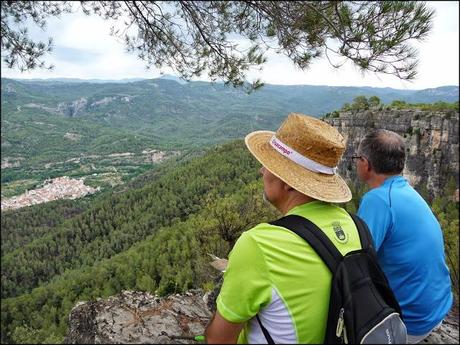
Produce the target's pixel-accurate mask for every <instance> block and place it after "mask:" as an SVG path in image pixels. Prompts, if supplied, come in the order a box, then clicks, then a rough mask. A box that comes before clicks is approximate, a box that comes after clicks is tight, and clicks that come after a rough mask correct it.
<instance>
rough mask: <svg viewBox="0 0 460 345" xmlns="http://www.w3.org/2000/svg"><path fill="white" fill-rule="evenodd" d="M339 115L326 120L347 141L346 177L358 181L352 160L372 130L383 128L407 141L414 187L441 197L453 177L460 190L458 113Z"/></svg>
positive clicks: (343, 172) (408, 168) (343, 166)
mask: <svg viewBox="0 0 460 345" xmlns="http://www.w3.org/2000/svg"><path fill="white" fill-rule="evenodd" d="M337 115H338V117H327V118H326V119H325V121H327V122H328V123H330V124H331V125H333V126H334V127H336V128H337V129H338V130H339V132H341V134H342V135H343V136H344V138H345V139H347V148H346V150H345V153H344V159H342V161H341V163H340V165H339V171H340V173H341V175H342V176H344V177H345V178H347V179H349V180H350V181H356V169H355V167H354V166H353V163H352V161H351V159H350V157H351V156H352V155H353V154H354V153H355V152H356V151H357V149H358V145H359V141H360V140H361V139H362V138H363V137H364V135H365V134H366V133H368V132H369V131H370V130H372V129H378V128H383V129H388V130H391V131H394V132H396V133H398V134H400V135H401V136H402V137H404V138H405V140H406V150H407V152H406V164H405V169H404V171H403V175H404V176H405V177H406V178H407V179H408V180H409V182H410V183H411V184H412V185H413V186H415V187H426V189H427V190H428V192H429V193H430V194H431V196H437V195H440V194H441V193H442V191H443V187H444V186H445V184H446V182H447V181H448V180H449V178H450V177H451V176H452V177H453V178H454V179H455V181H457V188H458V178H459V128H458V125H459V123H458V122H459V113H458V111H442V112H441V111H440V112H433V111H422V110H413V109H401V110H396V109H383V110H377V109H375V110H366V111H360V112H341V113H338V114H337V113H336V116H337ZM452 197H453V196H452Z"/></svg>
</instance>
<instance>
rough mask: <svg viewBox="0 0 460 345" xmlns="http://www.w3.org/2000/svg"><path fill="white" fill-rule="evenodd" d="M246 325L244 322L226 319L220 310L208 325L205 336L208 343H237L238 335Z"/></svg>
mask: <svg viewBox="0 0 460 345" xmlns="http://www.w3.org/2000/svg"><path fill="white" fill-rule="evenodd" d="M243 327H244V322H243V323H234V322H229V321H227V320H225V319H224V318H223V317H222V316H221V315H220V314H219V312H218V311H216V313H215V314H214V316H213V318H212V319H211V322H210V323H209V324H208V327H206V331H205V336H206V343H208V344H236V342H237V340H238V335H239V334H240V332H241V330H242V329H243Z"/></svg>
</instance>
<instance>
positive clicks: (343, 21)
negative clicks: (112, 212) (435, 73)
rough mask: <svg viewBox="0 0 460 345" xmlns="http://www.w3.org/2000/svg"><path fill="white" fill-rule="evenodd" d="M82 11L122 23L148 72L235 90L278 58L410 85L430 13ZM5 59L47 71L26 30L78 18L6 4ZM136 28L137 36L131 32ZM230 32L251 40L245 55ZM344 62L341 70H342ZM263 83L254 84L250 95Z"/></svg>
mask: <svg viewBox="0 0 460 345" xmlns="http://www.w3.org/2000/svg"><path fill="white" fill-rule="evenodd" d="M80 4H81V9H82V10H83V11H84V13H86V14H88V15H90V14H93V15H98V16H100V17H102V18H104V19H109V20H115V21H119V22H121V21H123V22H124V24H125V26H124V27H119V25H118V26H117V25H114V27H113V29H112V32H113V34H114V35H116V36H119V37H121V38H123V40H124V41H125V43H126V47H127V49H128V51H131V52H134V53H136V54H137V55H138V57H139V58H140V59H142V60H144V61H145V62H146V64H147V66H155V67H157V68H161V67H164V66H169V67H172V68H173V69H174V70H175V71H176V72H177V73H178V74H179V75H180V76H182V77H183V78H185V79H190V78H191V77H193V76H200V75H201V74H203V73H206V74H207V75H208V76H209V77H210V78H211V80H218V79H221V80H224V81H225V82H226V83H231V84H232V85H234V86H241V85H243V84H244V83H245V81H246V73H247V72H248V70H249V69H250V68H252V67H261V66H262V65H263V64H264V63H265V62H266V57H265V54H266V52H267V51H268V50H274V51H276V52H277V53H282V54H284V55H286V56H288V57H289V58H290V59H291V60H292V62H293V63H294V64H295V65H296V66H297V67H299V68H301V69H306V68H308V67H309V66H310V64H311V62H312V61H314V60H315V59H318V58H320V57H324V56H325V57H327V59H328V60H329V62H330V63H331V64H332V65H333V66H334V67H337V68H338V67H340V66H341V65H342V64H343V61H340V58H345V59H346V60H350V61H352V62H353V63H354V64H355V65H356V66H358V67H359V68H360V69H361V70H362V71H370V72H376V73H385V74H390V75H394V76H396V77H398V78H400V79H404V80H412V79H414V78H415V76H416V74H417V71H416V67H417V63H418V61H417V51H416V50H415V48H414V47H413V46H411V44H412V42H413V41H414V40H423V39H424V38H426V36H427V35H428V33H429V32H430V30H431V27H432V20H433V16H434V11H433V10H431V9H429V8H428V7H427V6H426V4H425V3H424V2H420V1H172V2H164V1H80ZM1 9H2V16H1V23H2V29H1V33H2V40H1V48H2V57H3V59H4V61H5V62H6V64H7V66H8V67H10V68H13V67H15V68H19V69H20V70H23V71H25V70H30V69H34V68H37V67H48V68H52V66H47V65H46V64H45V61H44V60H43V57H44V55H45V54H46V53H48V52H50V51H51V50H52V38H50V39H49V41H48V42H46V43H45V42H35V41H34V40H32V39H31V38H30V37H29V34H28V31H27V30H26V29H24V27H23V24H24V23H25V22H26V21H27V20H28V19H31V20H32V21H33V22H34V23H35V24H36V25H38V26H39V27H41V28H44V27H45V25H46V21H47V19H48V18H49V17H50V16H59V15H61V14H63V13H66V12H71V11H72V10H76V9H75V7H72V5H71V2H69V1H2V3H1ZM129 27H134V28H137V34H135V35H131V34H129V33H127V28H129ZM232 34H238V35H240V36H241V37H243V38H245V39H248V40H249V42H250V46H249V48H247V49H242V48H241V47H239V46H238V45H236V44H235V43H234V42H233V41H232V40H231V35H232ZM339 61H340V62H339ZM261 85H262V83H261V81H260V80H255V81H254V82H253V83H252V85H251V86H250V89H254V88H258V87H260V86H261Z"/></svg>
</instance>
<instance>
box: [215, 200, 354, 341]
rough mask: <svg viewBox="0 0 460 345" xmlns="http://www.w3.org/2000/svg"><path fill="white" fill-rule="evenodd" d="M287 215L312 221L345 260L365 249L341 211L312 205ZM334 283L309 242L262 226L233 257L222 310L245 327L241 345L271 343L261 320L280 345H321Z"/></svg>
mask: <svg viewBox="0 0 460 345" xmlns="http://www.w3.org/2000/svg"><path fill="white" fill-rule="evenodd" d="M288 214H296V215H299V216H302V217H305V218H308V219H309V220H310V221H312V222H313V223H314V224H316V225H317V226H318V227H319V228H320V229H322V230H323V231H324V233H325V234H326V235H327V236H328V237H329V238H330V239H331V240H332V242H333V243H334V244H335V245H336V246H337V249H338V250H339V251H340V252H341V253H342V254H343V255H345V254H346V253H348V252H349V251H352V250H357V249H360V248H361V244H360V241H359V235H358V232H357V230H356V227H355V225H354V223H353V220H352V219H351V217H350V216H349V215H348V213H347V212H346V211H345V210H343V209H342V208H340V207H337V206H334V205H331V204H329V203H325V202H322V201H313V202H309V203H306V204H303V205H300V206H297V207H295V208H293V209H292V210H290V211H289V212H288ZM331 277H332V275H331V272H330V271H329V269H328V268H327V266H326V265H325V264H324V263H323V261H322V260H321V258H320V257H319V256H318V255H317V254H316V252H315V251H314V250H313V249H312V248H311V247H310V245H309V244H308V243H307V242H305V240H303V239H302V238H301V237H299V236H298V235H296V234H295V233H293V232H291V231H289V230H287V229H285V228H282V227H278V226H274V225H270V224H267V223H262V224H259V225H257V226H255V227H254V228H252V229H250V230H248V231H246V232H244V233H243V234H242V235H241V236H240V238H239V239H238V241H237V242H236V244H235V246H234V247H233V249H232V251H231V252H230V255H229V262H228V266H227V269H226V271H225V274H224V283H223V285H222V289H221V291H220V294H219V296H218V298H217V310H218V311H219V314H220V315H221V316H222V317H223V318H224V319H226V320H227V321H230V322H236V323H242V322H246V324H245V327H244V329H243V330H242V332H241V334H240V336H239V338H238V343H251V344H252V343H258V344H261V343H266V339H265V337H264V335H263V333H262V331H261V329H260V326H259V324H258V322H257V319H256V318H255V316H256V315H257V314H258V315H259V318H260V320H261V322H262V324H263V325H264V327H265V328H267V330H268V332H269V333H270V335H271V336H272V338H273V340H274V342H275V343H291V344H293V343H322V342H323V341H324V336H325V332H326V323H327V314H328V308H329V295H330V289H331ZM247 321H248V322H247Z"/></svg>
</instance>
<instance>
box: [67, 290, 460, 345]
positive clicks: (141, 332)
mask: <svg viewBox="0 0 460 345" xmlns="http://www.w3.org/2000/svg"><path fill="white" fill-rule="evenodd" d="M216 296H217V294H216V291H213V292H212V293H210V294H203V292H202V291H201V290H190V291H188V292H186V293H185V294H183V295H177V294H176V295H171V296H168V297H164V298H160V297H158V296H153V295H151V294H149V293H144V292H131V291H124V292H123V293H121V294H120V295H117V296H113V297H109V298H108V299H107V300H102V299H98V300H97V301H92V302H80V303H78V304H77V305H76V306H75V307H74V308H73V309H72V311H71V313H70V316H69V324H70V327H69V332H68V334H67V337H66V338H65V340H64V343H65V344H147V343H149V344H197V343H198V342H197V341H195V340H193V339H192V337H193V336H196V335H202V334H203V333H204V329H205V327H206V325H207V323H208V321H209V319H210V317H211V314H212V312H211V310H214V309H215V298H216ZM458 328H459V320H458V310H456V311H454V310H452V311H451V312H450V313H449V315H448V317H447V318H446V320H444V321H443V324H442V326H441V327H440V328H439V329H437V330H436V331H434V332H433V333H432V334H431V335H430V336H429V337H428V338H427V339H426V340H425V341H423V343H428V344H458V340H459V335H458ZM180 337H182V338H180Z"/></svg>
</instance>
